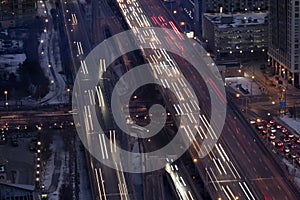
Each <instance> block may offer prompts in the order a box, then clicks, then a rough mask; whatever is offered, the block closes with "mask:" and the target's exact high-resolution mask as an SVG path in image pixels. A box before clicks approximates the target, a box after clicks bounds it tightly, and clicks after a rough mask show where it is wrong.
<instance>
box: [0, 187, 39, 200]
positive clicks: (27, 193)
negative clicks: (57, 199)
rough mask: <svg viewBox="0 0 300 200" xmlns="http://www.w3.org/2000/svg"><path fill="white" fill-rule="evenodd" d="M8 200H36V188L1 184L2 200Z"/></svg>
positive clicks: (0, 195) (0, 196)
mask: <svg viewBox="0 0 300 200" xmlns="http://www.w3.org/2000/svg"><path fill="white" fill-rule="evenodd" d="M6 199H18V200H34V199H36V198H35V193H34V186H32V185H20V184H8V183H0V200H6Z"/></svg>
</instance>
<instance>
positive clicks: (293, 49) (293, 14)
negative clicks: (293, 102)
mask: <svg viewBox="0 0 300 200" xmlns="http://www.w3.org/2000/svg"><path fill="white" fill-rule="evenodd" d="M299 4H300V1H299V0H292V1H291V0H273V1H272V4H270V8H269V10H270V17H269V29H270V31H269V50H268V56H269V59H268V61H269V62H270V65H271V66H272V67H273V69H274V74H275V75H277V76H278V77H279V78H280V79H283V80H286V86H288V84H293V85H294V86H296V87H298V88H299V82H300V80H299V76H300V75H299V74H300V70H299V65H300V60H299V57H300V52H299V50H300V49H299V39H300V35H299V25H300V17H299V15H300V12H299V7H300V5H299Z"/></svg>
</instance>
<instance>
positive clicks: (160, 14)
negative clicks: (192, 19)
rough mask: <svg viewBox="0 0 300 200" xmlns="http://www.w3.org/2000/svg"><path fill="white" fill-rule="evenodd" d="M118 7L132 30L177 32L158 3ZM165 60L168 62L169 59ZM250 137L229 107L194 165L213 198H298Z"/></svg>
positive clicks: (195, 82) (202, 91)
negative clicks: (211, 145) (210, 144)
mask: <svg viewBox="0 0 300 200" xmlns="http://www.w3.org/2000/svg"><path fill="white" fill-rule="evenodd" d="M119 3H120V7H121V8H122V10H123V13H124V16H125V17H126V19H127V22H128V23H129V24H131V28H133V29H134V27H143V26H152V25H154V26H160V27H166V28H172V29H173V30H174V31H177V30H178V28H177V27H176V26H175V25H174V23H173V22H172V20H170V19H171V18H170V16H169V15H168V14H166V13H167V12H166V11H165V10H164V9H163V7H162V5H161V4H160V1H159V0H152V1H119ZM145 36H147V33H146V34H145V33H144V35H143V34H140V35H139V36H138V37H140V39H141V40H142V41H144V40H145V39H144V38H143V37H145ZM179 37H180V36H179ZM158 38H159V36H158ZM159 39H161V38H159ZM179 39H181V38H179ZM167 42H169V45H171V46H176V40H173V41H167ZM152 45H155V44H152ZM178 48H180V46H179V47H178ZM182 51H184V49H183V50H182ZM159 57H160V55H152V56H150V59H149V62H154V63H155V62H156V60H159ZM165 59H166V60H168V58H165ZM181 63H182V62H180V64H181ZM186 66H187V64H186V65H185V66H182V65H181V66H180V69H181V70H182V71H183V73H184V74H185V75H187V76H189V77H193V78H192V79H191V80H189V81H191V82H192V84H193V85H194V86H196V87H195V89H196V91H197V94H200V95H199V96H200V97H201V98H202V99H204V100H206V98H207V97H206V96H207V95H206V94H205V89H204V88H202V87H201V85H202V86H203V82H202V81H200V80H199V78H198V77H195V76H193V74H194V73H195V71H194V72H193V71H192V70H190V68H188V67H186ZM163 67H164V66H162V68H163ZM185 67H186V68H185ZM158 73H159V72H158ZM166 80H167V82H166V81H165V84H168V82H169V81H172V80H170V79H166ZM163 84H164V83H163ZM199 86H200V87H199ZM182 91H183V90H182ZM175 109H176V108H175ZM179 109H181V108H178V110H179ZM177 112H180V111H177ZM252 134H253V131H252V130H251V128H250V127H249V126H248V125H247V124H245V120H244V119H242V117H241V116H240V115H239V113H238V112H237V111H236V109H235V108H233V107H232V106H231V105H230V103H229V106H228V114H227V117H226V125H225V127H224V130H223V135H222V136H221V139H220V142H218V143H217V145H215V148H214V150H213V151H212V152H211V153H210V154H209V156H208V157H206V158H204V159H201V162H199V163H198V164H197V167H198V169H199V171H200V172H201V174H202V175H203V176H202V177H203V178H205V177H207V178H206V181H207V186H208V188H209V191H210V194H211V196H212V198H213V199H217V198H222V199H223V198H224V199H236V198H239V199H261V198H265V199H271V198H272V199H297V198H299V193H298V191H297V189H296V188H295V187H294V185H292V184H290V182H289V180H288V178H287V177H286V174H285V173H283V171H282V170H281V169H280V168H279V167H278V166H277V163H276V162H274V160H272V158H271V157H269V154H268V153H267V152H266V151H265V150H264V148H263V147H261V146H260V144H258V143H256V142H254V141H255V140H253V139H254V136H253V135H252ZM190 152H191V154H192V156H194V157H195V158H196V157H197V156H196V155H197V149H191V150H190Z"/></svg>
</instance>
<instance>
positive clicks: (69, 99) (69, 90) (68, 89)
mask: <svg viewBox="0 0 300 200" xmlns="http://www.w3.org/2000/svg"><path fill="white" fill-rule="evenodd" d="M67 92H68V103H69V104H70V101H71V98H70V92H71V89H70V88H67Z"/></svg>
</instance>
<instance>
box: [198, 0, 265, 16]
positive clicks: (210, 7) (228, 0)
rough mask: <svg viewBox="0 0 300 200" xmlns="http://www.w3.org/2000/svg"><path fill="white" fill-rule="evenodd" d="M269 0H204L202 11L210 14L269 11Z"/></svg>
mask: <svg viewBox="0 0 300 200" xmlns="http://www.w3.org/2000/svg"><path fill="white" fill-rule="evenodd" d="M268 2H269V0H202V11H203V12H209V13H217V12H220V9H222V12H240V11H255V10H259V11H261V10H267V8H268Z"/></svg>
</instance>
